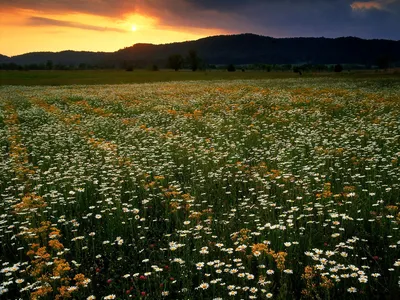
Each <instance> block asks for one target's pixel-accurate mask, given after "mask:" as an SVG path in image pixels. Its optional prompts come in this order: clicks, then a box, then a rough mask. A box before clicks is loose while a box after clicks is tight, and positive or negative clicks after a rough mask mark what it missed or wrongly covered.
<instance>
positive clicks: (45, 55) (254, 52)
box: [0, 34, 400, 66]
mask: <svg viewBox="0 0 400 300" xmlns="http://www.w3.org/2000/svg"><path fill="white" fill-rule="evenodd" d="M189 50H196V51H197V54H198V56H199V57H201V58H202V60H203V61H204V62H206V63H208V64H253V63H265V64H302V63H311V64H336V63H342V64H365V65H368V64H372V65H373V64H376V62H377V61H378V60H379V59H381V58H382V57H385V58H386V59H389V60H390V61H391V62H393V63H394V62H400V41H392V40H364V39H360V38H355V37H341V38H335V39H331V38H271V37H265V36H259V35H255V34H239V35H224V36H212V37H207V38H203V39H199V40H196V41H187V42H180V43H171V44H163V45H153V44H135V45H133V46H131V47H127V48H125V49H121V50H118V51H116V52H112V53H106V52H79V51H62V52H33V53H27V54H23V55H18V56H13V57H5V56H1V57H0V63H5V62H8V63H16V64H43V63H46V62H47V61H48V60H51V61H52V63H53V64H66V65H79V64H91V65H94V64H97V65H100V66H112V65H115V66H118V65H121V64H123V63H124V62H130V63H135V64H136V65H138V66H141V65H143V66H145V65H150V64H160V65H162V64H165V63H166V62H167V60H168V57H169V56H170V55H173V54H181V55H183V56H186V55H187V53H188V51H189Z"/></svg>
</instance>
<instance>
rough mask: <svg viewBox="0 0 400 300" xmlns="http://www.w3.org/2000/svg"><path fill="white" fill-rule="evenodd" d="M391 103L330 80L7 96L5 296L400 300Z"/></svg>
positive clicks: (396, 111) (371, 87)
mask: <svg viewBox="0 0 400 300" xmlns="http://www.w3.org/2000/svg"><path fill="white" fill-rule="evenodd" d="M56 73H57V72H56ZM67 74H73V73H67ZM104 74H112V72H110V73H107V72H105V73H104ZM128 74H131V75H132V76H133V74H134V73H128ZM162 74H163V73H161V74H160V75H158V76H161V75H162ZM166 74H167V73H166ZM173 74H175V73H173ZM182 74H184V73H183V72H182ZM190 74H191V73H190ZM124 75H125V73H124ZM237 75H238V76H239V73H238V74H237ZM190 76H192V75H190ZM193 76H194V75H193ZM196 76H197V75H196ZM229 76H230V75H229ZM399 95H400V85H399V84H398V81H396V79H394V78H389V79H388V78H386V79H379V78H377V77H373V78H368V77H363V78H360V79H357V80H352V79H351V78H348V77H339V76H338V77H337V78H335V79H334V80H333V79H332V78H331V77H317V78H314V77H313V78H307V77H302V78H285V79H273V80H272V79H257V80H234V81H233V80H225V81H224V80H219V81H187V82H177V81H175V82H163V83H146V84H118V85H95V86H92V85H75V86H73V85H64V86H47V87H46V86H31V87H27V86H4V87H2V88H1V89H0V197H1V201H0V253H1V256H0V297H2V298H4V299H19V298H22V299H49V300H50V299H57V300H61V299H78V300H81V299H94V298H96V299H132V298H135V299H203V300H208V299H282V300H283V299H288V300H289V299H339V298H340V299H399V295H400V283H399V279H400V257H399V247H400V231H399V226H400V202H399V199H400V96H399Z"/></svg>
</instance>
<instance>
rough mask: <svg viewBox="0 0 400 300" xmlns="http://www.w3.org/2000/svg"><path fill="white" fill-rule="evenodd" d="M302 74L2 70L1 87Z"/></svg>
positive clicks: (355, 74)
mask: <svg viewBox="0 0 400 300" xmlns="http://www.w3.org/2000/svg"><path fill="white" fill-rule="evenodd" d="M299 77H300V76H299V74H296V73H294V72H292V71H285V72H281V71H272V72H263V71H255V70H246V72H242V71H241V70H240V69H238V70H237V71H236V72H227V71H225V70H206V71H198V72H192V71H189V70H180V71H179V72H175V71H173V70H166V69H162V70H160V71H148V70H141V69H138V70H134V71H133V72H126V71H124V70H69V71H65V70H51V71H36V70H31V71H5V70H0V86H1V85H27V86H32V85H51V86H60V85H93V84H96V85H97V84H128V83H149V82H170V81H190V80H196V81H200V80H201V81H202V80H204V81H214V80H251V79H254V80H257V79H277V78H278V79H285V78H299ZM304 77H306V78H308V77H314V78H315V77H316V78H319V77H324V78H326V77H330V78H350V79H356V80H358V79H370V80H380V81H381V80H382V79H383V78H384V79H386V80H396V81H398V80H400V70H399V69H391V70H388V71H383V70H358V71H357V70H355V71H351V72H348V71H344V72H342V73H333V72H303V75H302V76H301V78H304Z"/></svg>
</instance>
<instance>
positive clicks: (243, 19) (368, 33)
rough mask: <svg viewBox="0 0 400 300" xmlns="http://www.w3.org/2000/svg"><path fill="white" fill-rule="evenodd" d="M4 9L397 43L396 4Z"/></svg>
mask: <svg viewBox="0 0 400 300" xmlns="http://www.w3.org/2000/svg"><path fill="white" fill-rule="evenodd" d="M7 7H8V8H24V9H30V10H33V11H36V12H39V11H40V12H41V13H35V12H32V13H31V15H40V16H45V17H48V16H49V15H48V14H50V13H51V15H50V17H51V18H53V17H54V19H57V14H60V15H63V14H71V13H84V14H90V15H96V16H102V17H108V18H110V19H112V20H114V21H119V20H121V21H123V20H124V19H125V18H129V15H132V14H138V15H145V16H149V17H151V18H153V19H154V20H155V23H154V24H155V25H154V26H156V29H160V30H172V31H186V32H190V33H198V32H202V30H209V29H212V30H213V31H215V32H218V31H219V32H220V33H239V32H253V33H257V34H262V35H271V36H276V37H279V36H281V37H283V36H326V37H337V36H349V35H352V36H359V37H364V38H376V37H379V38H391V39H400V22H399V14H400V0H370V1H362V0H359V1H355V0H86V1H82V0H35V1H32V0H0V10H1V9H2V8H7ZM46 14H47V15H46ZM60 19H62V18H61V17H60ZM71 21H72V20H71ZM68 24H69V26H70V25H71V24H72V25H74V26H76V25H77V24H76V23H74V22H67V23H66V25H68Z"/></svg>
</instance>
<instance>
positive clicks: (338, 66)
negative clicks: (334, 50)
mask: <svg viewBox="0 0 400 300" xmlns="http://www.w3.org/2000/svg"><path fill="white" fill-rule="evenodd" d="M333 71H335V72H336V73H340V72H342V71H343V66H342V65H341V64H337V65H335V67H334V68H333Z"/></svg>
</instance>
